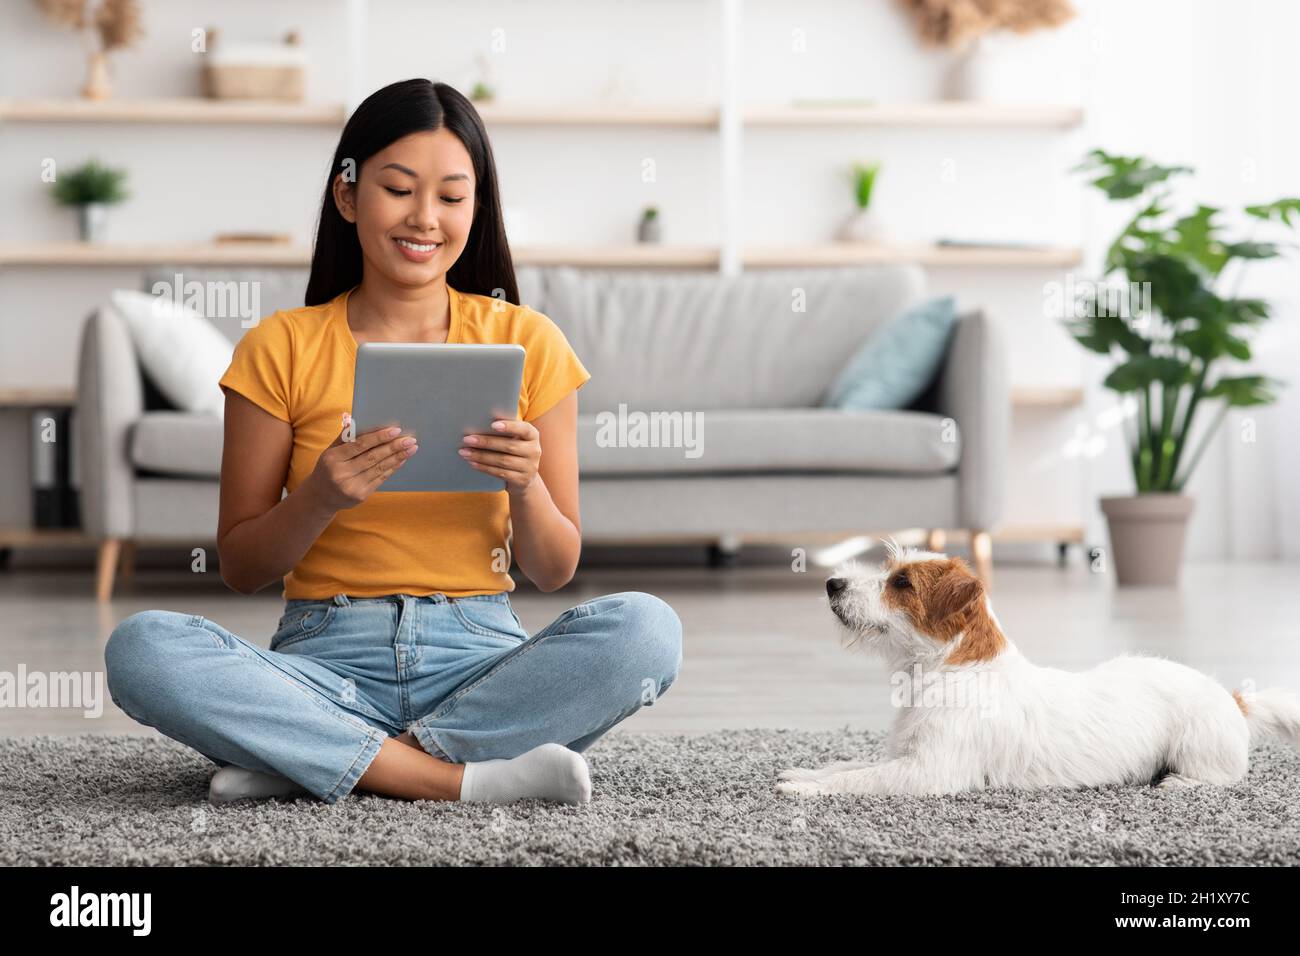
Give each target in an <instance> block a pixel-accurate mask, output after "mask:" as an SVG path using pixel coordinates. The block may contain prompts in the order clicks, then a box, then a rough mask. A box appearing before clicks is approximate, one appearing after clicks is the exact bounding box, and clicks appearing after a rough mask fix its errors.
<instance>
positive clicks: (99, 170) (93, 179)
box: [54, 159, 128, 206]
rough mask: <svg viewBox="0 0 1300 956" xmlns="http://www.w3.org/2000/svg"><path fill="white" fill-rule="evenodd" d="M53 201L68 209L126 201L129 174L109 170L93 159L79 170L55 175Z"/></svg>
mask: <svg viewBox="0 0 1300 956" xmlns="http://www.w3.org/2000/svg"><path fill="white" fill-rule="evenodd" d="M55 177H56V178H55V181H54V199H55V201H56V202H59V203H62V204H63V205H65V206H83V205H85V204H86V203H92V202H102V203H115V202H121V201H122V200H123V199H126V198H127V195H128V194H127V192H126V190H125V188H123V183H124V182H125V181H126V170H124V169H110V168H109V167H107V166H104V165H101V164H100V163H99V161H98V160H95V159H92V160H90V161H89V162H87V163H85V164H84V165H82V166H79V167H77V168H76V169H72V170H69V171H68V172H65V173H61V174H60V173H57V172H56V174H55Z"/></svg>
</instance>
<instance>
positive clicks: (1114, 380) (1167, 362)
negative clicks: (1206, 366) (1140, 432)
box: [1102, 355, 1192, 392]
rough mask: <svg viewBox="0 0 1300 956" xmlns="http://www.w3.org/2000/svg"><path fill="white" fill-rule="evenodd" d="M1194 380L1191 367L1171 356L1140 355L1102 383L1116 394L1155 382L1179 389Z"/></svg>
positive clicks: (1120, 367)
mask: <svg viewBox="0 0 1300 956" xmlns="http://www.w3.org/2000/svg"><path fill="white" fill-rule="evenodd" d="M1191 380H1192V370H1191V367H1190V366H1188V365H1187V363H1186V362H1183V361H1181V360H1179V359H1176V358H1173V357H1171V356H1157V355H1138V356H1134V357H1133V358H1131V359H1129V360H1128V361H1127V362H1124V363H1122V364H1121V365H1118V366H1116V367H1115V369H1114V371H1112V372H1111V373H1110V374H1109V375H1107V376H1106V378H1105V380H1104V381H1103V382H1102V384H1103V385H1105V386H1106V387H1107V388H1109V389H1111V390H1112V391H1116V392H1133V391H1137V390H1138V389H1143V388H1146V387H1147V386H1148V385H1151V384H1152V383H1153V382H1160V383H1161V384H1162V385H1164V386H1166V387H1177V386H1179V385H1184V384H1186V383H1188V382H1190V381H1191Z"/></svg>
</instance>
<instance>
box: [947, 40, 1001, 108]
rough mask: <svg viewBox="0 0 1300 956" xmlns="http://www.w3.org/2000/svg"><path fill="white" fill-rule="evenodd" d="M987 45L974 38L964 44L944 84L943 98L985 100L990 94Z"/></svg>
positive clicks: (989, 64)
mask: <svg viewBox="0 0 1300 956" xmlns="http://www.w3.org/2000/svg"><path fill="white" fill-rule="evenodd" d="M991 59H992V57H991V55H990V53H989V49H988V43H987V41H986V40H984V38H983V37H976V38H975V39H973V40H971V41H970V43H968V44H966V48H965V49H963V50H962V51H961V52H960V53H959V54H958V55H957V59H956V60H954V61H953V63H952V66H951V67H950V68H949V70H948V75H947V77H946V78H945V82H944V96H945V97H946V98H947V99H950V100H964V101H970V100H986V99H991V98H993V97H992V95H991V92H990V89H989V87H990V71H991V69H992V63H991Z"/></svg>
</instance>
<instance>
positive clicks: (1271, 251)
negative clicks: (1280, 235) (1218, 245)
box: [1223, 242, 1280, 259]
mask: <svg viewBox="0 0 1300 956" xmlns="http://www.w3.org/2000/svg"><path fill="white" fill-rule="evenodd" d="M1223 248H1224V249H1225V250H1226V251H1227V253H1228V257H1229V258H1232V259H1272V258H1273V257H1274V256H1276V255H1278V254H1279V252H1280V249H1279V247H1278V244H1277V243H1276V242H1230V243H1228V244H1227V245H1225V246H1224V247H1223Z"/></svg>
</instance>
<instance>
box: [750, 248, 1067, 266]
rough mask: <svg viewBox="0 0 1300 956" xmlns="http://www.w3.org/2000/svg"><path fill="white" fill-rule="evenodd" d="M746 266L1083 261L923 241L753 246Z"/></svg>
mask: <svg viewBox="0 0 1300 956" xmlns="http://www.w3.org/2000/svg"><path fill="white" fill-rule="evenodd" d="M742 259H743V262H744V264H745V265H746V266H754V267H774V266H787V267H789V266H841V265H871V264H876V263H892V262H916V263H919V264H920V265H923V266H944V267H963V268H964V267H1004V268H1005V267H1017V266H1021V267H1029V268H1062V267H1070V266H1076V265H1078V264H1079V263H1080V262H1081V261H1082V260H1083V253H1082V251H1081V250H1079V249H1075V248H1070V247H1064V246H1061V247H1058V246H1044V247H1041V248H1020V247H1014V246H1001V247H1000V246H936V245H924V244H898V245H884V244H879V243H860V242H832V243H823V244H821V245H809V246H754V247H751V248H749V249H746V250H745V252H744V253H743V256H742Z"/></svg>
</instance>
